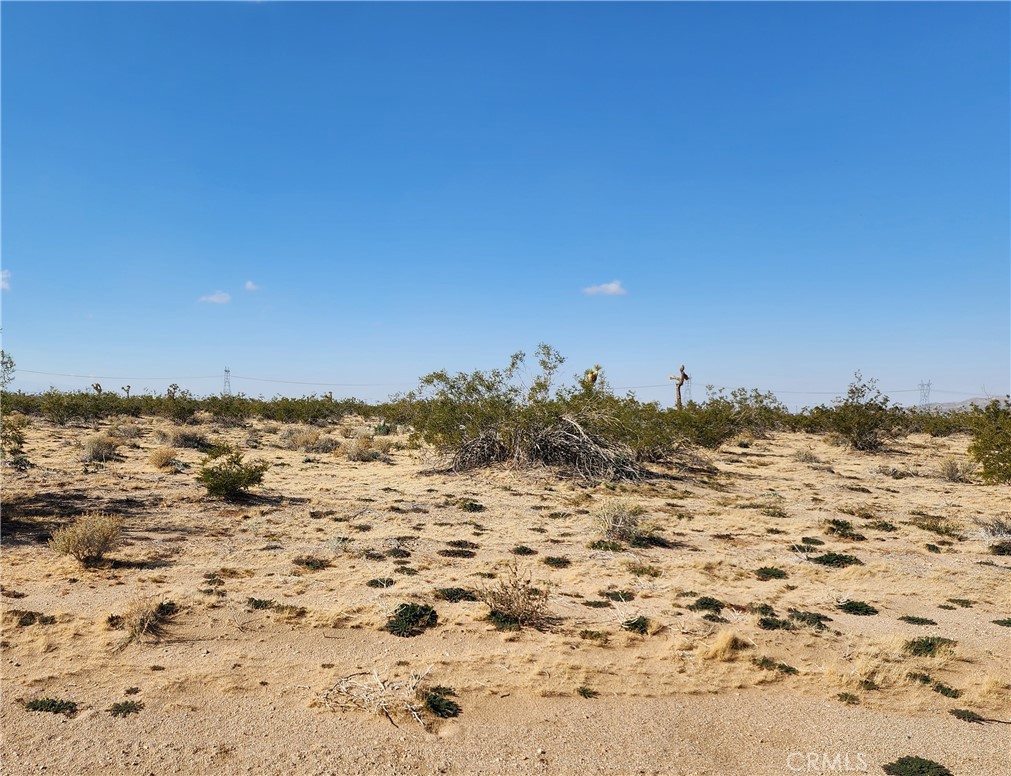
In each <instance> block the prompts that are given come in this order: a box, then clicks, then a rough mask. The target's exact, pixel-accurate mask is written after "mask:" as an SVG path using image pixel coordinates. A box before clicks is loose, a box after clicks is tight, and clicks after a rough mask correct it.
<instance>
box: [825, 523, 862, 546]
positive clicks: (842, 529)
mask: <svg viewBox="0 0 1011 776" xmlns="http://www.w3.org/2000/svg"><path fill="white" fill-rule="evenodd" d="M825 533H827V534H833V535H835V536H838V537H839V538H840V539H849V540H850V541H852V542H862V541H864V540H866V539H867V537H866V536H864V535H863V534H862V533H857V532H856V531H854V530H853V523H851V522H850V521H849V520H842V519H840V518H834V519H832V520H829V521H828V527H827V528H826V529H825Z"/></svg>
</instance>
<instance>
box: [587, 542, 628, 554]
mask: <svg viewBox="0 0 1011 776" xmlns="http://www.w3.org/2000/svg"><path fill="white" fill-rule="evenodd" d="M586 546H587V547H589V548H590V549H591V550H603V551H604V552H621V551H622V550H624V549H625V545H624V544H622V543H621V542H612V541H609V540H607V539H596V540H594V541H592V542H590V543H589V544H588V545H586Z"/></svg>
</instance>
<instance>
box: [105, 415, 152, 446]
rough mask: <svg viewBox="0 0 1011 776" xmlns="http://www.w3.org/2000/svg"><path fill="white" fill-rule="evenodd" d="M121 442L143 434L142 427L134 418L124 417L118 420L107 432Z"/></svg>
mask: <svg viewBox="0 0 1011 776" xmlns="http://www.w3.org/2000/svg"><path fill="white" fill-rule="evenodd" d="M109 433H110V434H111V435H112V436H114V437H116V439H119V440H121V441H123V442H129V441H132V440H134V439H138V438H139V437H141V436H143V435H144V427H143V426H142V425H141V424H140V423H138V422H137V421H135V420H132V419H129V418H124V419H121V420H119V421H118V422H117V423H116V424H115V425H114V426H113V427H112V430H111V431H110V432H109Z"/></svg>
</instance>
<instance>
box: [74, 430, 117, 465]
mask: <svg viewBox="0 0 1011 776" xmlns="http://www.w3.org/2000/svg"><path fill="white" fill-rule="evenodd" d="M118 447H119V440H118V439H116V438H115V437H113V436H112V435H111V434H95V435H94V436H90V437H88V438H87V439H85V440H84V443H83V444H82V445H81V454H80V455H79V456H78V460H79V461H83V462H84V463H105V462H106V461H109V460H112V459H114V458H115V457H116V449H117V448H118Z"/></svg>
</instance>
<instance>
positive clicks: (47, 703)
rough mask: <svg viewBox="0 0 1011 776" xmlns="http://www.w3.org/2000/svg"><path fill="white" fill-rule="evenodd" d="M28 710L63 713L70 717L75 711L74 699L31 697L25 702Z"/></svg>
mask: <svg viewBox="0 0 1011 776" xmlns="http://www.w3.org/2000/svg"><path fill="white" fill-rule="evenodd" d="M25 708H26V709H27V710H28V711H45V712H48V713H49V714H63V715H65V716H67V717H72V716H74V715H75V714H76V713H77V703H76V701H65V700H61V699H60V698H33V699H32V700H30V701H28V702H26V703H25Z"/></svg>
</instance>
